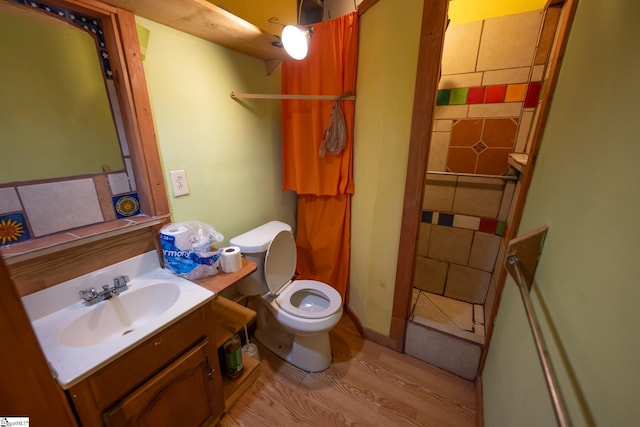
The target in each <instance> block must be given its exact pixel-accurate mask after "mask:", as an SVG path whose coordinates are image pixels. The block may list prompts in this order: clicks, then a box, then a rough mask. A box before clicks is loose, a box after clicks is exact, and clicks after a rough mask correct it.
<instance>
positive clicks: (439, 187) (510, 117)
mask: <svg viewBox="0 0 640 427" xmlns="http://www.w3.org/2000/svg"><path fill="white" fill-rule="evenodd" d="M558 17H559V9H553V8H552V9H550V11H549V12H547V14H546V15H545V13H544V11H534V12H528V13H522V14H517V15H511V16H506V17H500V18H495V19H489V20H485V21H478V22H472V23H468V24H462V25H454V26H451V27H449V28H448V29H447V33H446V36H445V43H444V51H443V58H442V77H441V80H440V86H439V91H438V99H437V102H436V110H435V122H434V128H433V129H434V131H433V133H432V139H431V151H430V153H429V163H428V165H427V169H428V171H431V172H452V173H462V174H473V175H514V174H515V172H514V171H513V170H512V169H511V168H510V166H509V162H508V156H509V154H510V153H528V151H529V146H530V130H531V128H532V124H533V123H534V122H535V120H536V119H537V116H536V112H537V107H538V103H539V97H540V94H541V92H542V90H543V88H544V81H545V73H546V65H547V61H548V58H549V53H550V51H551V47H552V44H553V39H554V37H555V32H556V26H557V21H558ZM518 189H519V183H516V182H515V181H509V180H503V179H499V178H487V177H482V176H456V175H437V174H433V173H427V176H426V179H425V189H424V202H423V215H422V224H421V227H420V235H419V237H418V251H417V255H416V267H415V276H414V287H415V288H418V289H421V290H426V291H428V292H430V293H433V294H437V295H443V296H445V297H450V298H454V299H457V300H461V301H465V302H469V303H474V304H484V303H485V301H487V295H488V294H489V295H491V294H492V289H493V290H495V281H494V276H493V272H494V266H495V264H496V260H497V259H501V257H502V253H503V252H504V246H505V245H504V242H502V236H503V234H504V231H505V229H506V227H508V224H509V221H510V218H509V215H510V207H511V205H512V202H513V198H514V195H515V194H517V190H518ZM485 311H486V310H485Z"/></svg>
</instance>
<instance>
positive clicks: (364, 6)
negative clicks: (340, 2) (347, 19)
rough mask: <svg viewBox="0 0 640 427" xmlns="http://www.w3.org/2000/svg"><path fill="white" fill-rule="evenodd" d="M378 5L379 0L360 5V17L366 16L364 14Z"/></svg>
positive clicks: (370, 0) (367, 0)
mask: <svg viewBox="0 0 640 427" xmlns="http://www.w3.org/2000/svg"><path fill="white" fill-rule="evenodd" d="M376 3H378V0H363V1H362V3H360V4H359V5H358V15H359V16H362V15H364V13H365V12H366V11H367V10H369V9H371V7H372V6H373V5H375V4H376Z"/></svg>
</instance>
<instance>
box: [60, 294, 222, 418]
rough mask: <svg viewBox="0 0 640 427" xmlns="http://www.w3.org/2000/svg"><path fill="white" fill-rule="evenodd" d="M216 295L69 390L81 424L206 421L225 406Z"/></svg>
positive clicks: (217, 414) (215, 416)
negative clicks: (216, 330)
mask: <svg viewBox="0 0 640 427" xmlns="http://www.w3.org/2000/svg"><path fill="white" fill-rule="evenodd" d="M213 304H215V302H214V301H212V302H210V303H208V304H206V305H204V306H203V307H200V308H199V309H197V310H195V311H194V312H192V313H190V314H189V315H187V316H186V317H184V318H183V319H181V320H179V321H178V322H177V323H175V324H173V325H172V326H170V327H169V328H167V329H165V330H164V331H161V332H159V333H157V334H155V335H154V336H152V337H150V338H149V339H147V340H145V341H144V342H143V343H141V344H140V345H138V346H137V347H136V348H134V349H132V350H130V351H129V352H127V353H125V354H124V355H122V356H120V357H119V358H117V359H116V360H114V361H112V362H111V363H109V364H108V365H106V366H105V367H103V368H102V369H100V370H98V371H97V372H95V373H94V374H92V375H91V376H89V377H88V378H86V379H84V380H82V381H81V382H79V383H78V384H76V385H74V386H72V387H71V388H70V389H69V390H67V393H68V396H69V398H70V400H71V402H72V403H73V406H74V409H75V412H76V414H77V416H78V419H79V421H80V424H81V425H82V426H84V427H88V426H102V425H107V426H118V427H120V426H128V425H153V426H165V425H166V426H175V425H180V426H185V427H186V426H202V425H204V426H209V425H215V424H216V423H217V422H218V421H219V419H220V416H221V415H222V412H223V411H224V406H225V404H224V395H223V391H222V378H221V374H220V368H219V366H220V365H219V360H218V352H217V348H216V346H215V344H212V343H215V330H214V329H215V325H214V322H215V320H214V312H213Z"/></svg>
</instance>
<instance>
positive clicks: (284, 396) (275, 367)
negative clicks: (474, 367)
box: [219, 314, 475, 427]
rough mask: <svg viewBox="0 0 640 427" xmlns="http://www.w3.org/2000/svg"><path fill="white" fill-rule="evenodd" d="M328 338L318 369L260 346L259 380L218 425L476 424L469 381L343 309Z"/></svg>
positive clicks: (439, 426) (386, 426)
mask: <svg viewBox="0 0 640 427" xmlns="http://www.w3.org/2000/svg"><path fill="white" fill-rule="evenodd" d="M330 337H331V346H332V350H333V359H334V360H333V364H332V365H331V367H329V369H327V370H326V371H324V372H320V373H313V374H311V373H307V372H305V371H302V370H300V369H297V368H295V367H293V366H291V365H289V364H288V363H285V362H283V361H282V360H281V359H279V358H278V357H277V356H275V355H273V353H271V352H269V351H268V350H267V349H265V348H264V347H262V346H259V350H260V356H261V360H262V363H261V364H260V369H261V375H260V378H259V379H258V380H257V381H256V383H255V384H253V386H251V387H250V388H249V390H248V391H247V392H246V393H245V394H244V395H243V396H242V397H241V398H240V399H239V400H238V402H237V403H236V404H235V405H234V406H233V407H232V408H231V410H230V411H229V412H228V413H227V414H225V415H224V416H223V417H222V419H221V421H220V424H219V425H220V426H221V427H240V426H247V427H252V426H278V427H289V426H322V427H327V426H376V427H378V426H384V427H391V426H434V427H446V426H455V427H464V426H474V425H475V390H474V385H473V383H472V382H470V381H466V380H464V379H462V378H460V377H457V376H455V375H453V374H450V373H448V372H446V371H442V370H440V369H438V368H435V367H433V366H430V365H428V364H426V363H424V362H422V361H420V360H418V359H415V358H413V357H411V356H408V355H406V354H401V353H398V352H395V351H393V350H391V349H389V348H387V347H384V346H381V345H378V344H375V343H373V342H371V341H368V340H364V339H363V338H362V337H361V336H360V335H359V334H358V331H357V329H356V328H355V326H354V324H353V322H352V321H351V319H350V317H349V316H348V315H346V314H345V315H344V316H343V317H342V319H341V321H340V323H339V324H338V325H337V326H336V327H335V328H334V329H333V330H332V331H331V333H330Z"/></svg>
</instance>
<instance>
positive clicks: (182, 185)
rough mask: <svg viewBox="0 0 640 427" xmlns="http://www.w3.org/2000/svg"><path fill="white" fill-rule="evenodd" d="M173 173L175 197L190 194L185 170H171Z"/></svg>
mask: <svg viewBox="0 0 640 427" xmlns="http://www.w3.org/2000/svg"><path fill="white" fill-rule="evenodd" d="M169 175H171V187H172V188H173V197H178V196H184V195H187V194H189V184H188V183H187V174H186V172H185V171H184V170H177V171H171V172H169Z"/></svg>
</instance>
